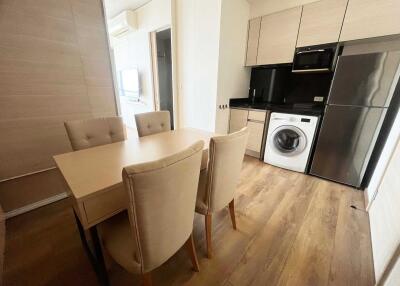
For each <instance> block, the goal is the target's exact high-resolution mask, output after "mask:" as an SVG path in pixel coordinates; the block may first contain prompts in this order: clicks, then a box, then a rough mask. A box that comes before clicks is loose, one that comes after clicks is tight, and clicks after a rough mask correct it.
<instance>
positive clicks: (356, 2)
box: [340, 0, 400, 41]
mask: <svg viewBox="0 0 400 286" xmlns="http://www.w3.org/2000/svg"><path fill="white" fill-rule="evenodd" d="M399 12H400V1H399V0H349V4H348V7H347V11H346V17H345V18H344V22H343V28H342V33H341V35H340V40H341V41H350V40H356V39H365V38H372V37H380V36H387V35H393V34H399V33H400V16H399Z"/></svg>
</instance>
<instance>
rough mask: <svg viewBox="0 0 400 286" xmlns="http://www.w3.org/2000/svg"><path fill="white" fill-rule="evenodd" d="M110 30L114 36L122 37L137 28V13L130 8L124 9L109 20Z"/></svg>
mask: <svg viewBox="0 0 400 286" xmlns="http://www.w3.org/2000/svg"><path fill="white" fill-rule="evenodd" d="M107 25H108V31H109V33H110V35H111V36H113V37H116V38H118V37H121V36H123V35H125V34H126V33H128V32H131V31H135V30H136V29H137V19H136V13H135V12H133V11H130V10H126V11H123V12H122V13H120V14H119V15H118V16H115V17H114V18H112V19H111V20H109V21H108V23H107Z"/></svg>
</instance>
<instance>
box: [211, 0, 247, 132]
mask: <svg viewBox="0 0 400 286" xmlns="http://www.w3.org/2000/svg"><path fill="white" fill-rule="evenodd" d="M249 13H250V5H249V3H248V2H247V1H246V0H223V1H222V8H221V28H220V40H219V62H218V91H217V106H219V105H223V104H228V103H229V99H230V98H246V97H247V96H248V90H249V84H250V71H251V69H250V68H247V67H244V63H245V57H246V48H247V30H248V20H249ZM217 106H216V122H215V131H216V132H217V133H222V134H224V133H227V132H228V126H229V109H219V108H218V107H217Z"/></svg>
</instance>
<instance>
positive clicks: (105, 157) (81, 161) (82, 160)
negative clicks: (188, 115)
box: [53, 128, 216, 200]
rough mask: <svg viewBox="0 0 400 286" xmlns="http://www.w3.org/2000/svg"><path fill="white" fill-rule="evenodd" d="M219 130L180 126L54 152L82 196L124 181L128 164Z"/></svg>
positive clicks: (74, 189)
mask: <svg viewBox="0 0 400 286" xmlns="http://www.w3.org/2000/svg"><path fill="white" fill-rule="evenodd" d="M215 135H216V134H214V133H211V132H207V131H203V130H197V129H188V128H184V129H178V130H173V131H168V132H162V133H158V134H153V135H150V136H145V137H141V138H128V139H127V140H126V141H122V142H117V143H112V144H107V145H102V146H97V147H93V148H88V149H84V150H80V151H75V152H69V153H65V154H61V155H56V156H54V157H53V158H54V160H55V162H56V164H57V167H58V168H59V170H60V171H61V173H62V175H63V176H64V178H65V181H66V182H67V184H68V187H69V188H70V191H71V193H72V195H73V196H74V197H75V199H77V200H80V199H83V198H86V197H88V196H91V195H93V194H95V193H96V192H99V191H102V190H107V189H110V188H113V187H115V186H116V185H118V184H121V183H122V169H123V168H124V167H126V166H129V165H133V164H139V163H144V162H149V161H154V160H158V159H161V158H163V157H166V156H169V155H172V154H174V153H176V152H179V151H181V150H183V149H185V148H186V147H189V146H190V145H191V144H193V143H195V142H196V141H198V140H203V141H204V149H205V150H206V149H208V145H209V141H210V138H211V137H212V136H215Z"/></svg>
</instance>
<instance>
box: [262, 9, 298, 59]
mask: <svg viewBox="0 0 400 286" xmlns="http://www.w3.org/2000/svg"><path fill="white" fill-rule="evenodd" d="M301 9H302V8H301V7H296V8H293V9H289V10H285V11H283V12H279V13H274V14H270V15H267V16H264V17H262V20H261V29H260V40H259V43H258V54H257V64H258V65H266V64H279V63H291V62H293V55H294V50H295V47H296V40H297V32H298V30H299V24H300V16H301Z"/></svg>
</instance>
